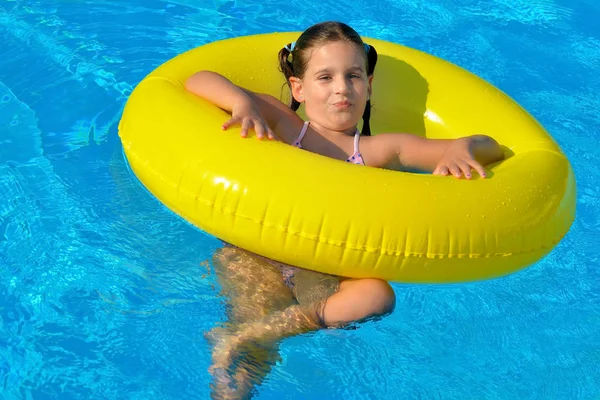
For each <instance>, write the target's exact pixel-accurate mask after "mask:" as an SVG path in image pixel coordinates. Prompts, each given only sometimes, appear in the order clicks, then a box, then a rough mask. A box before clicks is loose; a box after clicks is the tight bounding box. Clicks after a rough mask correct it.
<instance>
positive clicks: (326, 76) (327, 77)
mask: <svg viewBox="0 0 600 400" xmlns="http://www.w3.org/2000/svg"><path fill="white" fill-rule="evenodd" d="M328 79H331V77H330V76H329V75H322V76H320V77H319V80H320V81H325V80H328Z"/></svg>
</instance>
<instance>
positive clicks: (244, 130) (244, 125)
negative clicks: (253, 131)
mask: <svg viewBox="0 0 600 400" xmlns="http://www.w3.org/2000/svg"><path fill="white" fill-rule="evenodd" d="M251 123H252V122H251V121H250V120H249V119H244V120H243V121H242V131H241V133H240V135H241V136H242V137H243V138H245V137H247V136H248V128H250V124H251Z"/></svg>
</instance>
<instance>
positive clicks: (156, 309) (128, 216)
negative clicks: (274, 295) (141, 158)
mask: <svg viewBox="0 0 600 400" xmlns="http://www.w3.org/2000/svg"><path fill="white" fill-rule="evenodd" d="M323 20H341V21H344V22H346V23H349V24H350V25H351V26H353V27H354V28H355V29H357V30H358V31H359V32H360V33H361V34H362V35H364V36H371V37H377V38H380V39H385V40H390V41H393V42H397V43H401V44H404V45H408V46H411V47H415V48H418V49H421V50H423V51H426V52H429V53H431V54H434V55H436V56H439V57H442V58H444V59H447V60H449V61H451V62H454V63H456V64H458V65H460V66H462V67H464V68H466V69H468V70H470V71H471V72H474V73H476V74H478V75H480V76H481V77H483V78H484V79H486V80H488V81H490V82H491V83H493V84H495V85H497V86H498V87H499V88H500V89H502V90H503V91H505V92H506V93H507V94H509V95H510V96H511V97H513V98H514V99H515V100H516V101H517V102H519V103H520V104H521V105H522V106H523V107H525V108H526V109H527V110H528V111H529V112H530V113H531V114H532V115H533V116H534V117H536V118H537V119H538V120H539V121H540V122H541V123H542V124H543V125H544V126H545V127H546V129H547V130H548V131H549V132H550V133H551V134H552V135H553V136H554V137H555V138H556V140H557V142H558V143H559V144H560V146H561V147H562V149H563V150H564V152H565V153H566V154H567V156H568V157H569V158H570V160H571V162H572V165H573V168H574V170H575V174H576V177H577V191H578V192H577V193H578V194H577V196H578V197H577V218H576V220H575V222H574V224H573V226H572V228H571V231H570V232H569V234H568V235H567V236H566V237H565V239H564V240H563V241H562V242H561V243H560V244H559V245H558V246H557V248H555V249H554V250H553V251H552V252H551V253H550V254H549V255H548V256H547V257H545V258H544V259H542V260H541V261H539V262H538V263H536V264H535V265H533V266H531V267H530V268H528V269H526V270H523V271H521V272H519V273H516V274H513V275H511V276H508V277H505V278H501V279H497V280H491V281H485V282H477V283H469V284H460V285H402V284H394V285H393V286H394V290H395V292H396V296H397V306H396V311H395V312H394V313H393V314H392V315H391V316H389V317H387V318H385V319H382V320H380V321H372V322H367V323H365V324H362V325H361V326H360V328H359V329H356V330H327V331H320V332H318V333H314V334H310V335H302V336H297V337H294V338H289V339H287V340H285V341H284V342H283V343H282V345H281V353H282V360H281V362H279V363H278V364H277V365H276V366H275V368H274V369H273V371H272V372H271V374H270V375H269V376H268V378H267V380H266V381H265V382H264V383H263V384H262V385H261V386H260V387H259V388H258V393H257V395H256V398H260V399H307V398H311V399H312V398H315V399H338V398H344V399H397V398H406V399H597V398H600V389H599V388H600V373H599V372H598V371H599V369H598V364H599V360H600V341H599V340H598V338H599V337H600V284H599V282H600V268H599V267H600V249H599V247H598V243H600V191H599V189H598V185H597V182H598V180H599V179H600V169H599V168H598V164H599V163H600V149H599V147H598V145H597V144H598V141H599V140H600V134H599V133H598V132H599V131H598V126H600V113H598V108H599V106H600V94H599V93H600V91H599V90H598V89H599V88H600V77H599V74H598V71H599V70H600V25H599V24H598V20H600V3H598V2H596V1H595V0H569V1H567V0H497V1H491V0H489V1H483V0H437V1H431V2H417V1H414V0H394V1H389V0H379V1H377V2H370V1H366V0H360V1H357V2H352V3H339V2H334V1H314V2H310V1H302V2H299V1H288V2H276V1H272V0H270V1H257V0H252V1H250V0H247V1H242V0H240V1H223V0H212V1H203V0H200V1H192V0H164V1H159V0H147V1H141V0H130V1H126V0H118V1H117V0H106V1H102V2H98V1H91V0H88V1H86V0H79V1H73V0H45V1H43V2H42V1H30V0H5V1H3V2H1V3H0V398H3V399H57V398H60V399H80V398H99V399H105V398H106V399H117V398H127V399H149V398H150V399H203V398H208V397H209V392H210V391H209V382H210V376H209V374H208V372H207V368H208V366H209V363H210V353H209V348H208V345H207V343H206V341H205V339H204V336H203V333H204V332H205V331H207V330H208V329H210V328H211V327H213V326H215V324H217V323H218V322H220V321H222V320H223V318H224V315H225V307H224V304H223V301H222V299H221V298H219V296H218V295H217V288H216V280H215V278H214V274H212V271H211V270H210V268H207V267H206V266H205V263H204V261H205V260H207V259H208V258H210V256H211V254H212V253H213V252H214V250H215V249H216V248H217V247H218V246H219V242H218V241H217V240H216V239H215V238H214V237H211V236H209V235H207V234H205V233H203V232H200V231H198V230H196V229H194V228H193V227H191V226H190V225H188V224H186V223H185V222H183V221H182V220H181V219H179V218H178V217H176V216H175V215H173V214H172V213H171V212H169V211H168V210H167V209H166V208H165V207H164V206H162V205H161V204H160V203H159V202H158V201H157V200H155V199H154V198H152V196H150V195H149V194H148V192H146V191H145V190H144V189H143V188H142V187H141V186H140V185H139V183H138V182H137V181H136V180H135V179H134V178H133V177H132V176H131V174H130V172H129V171H128V169H127V166H126V164H125V161H124V157H123V154H122V148H121V144H120V141H119V138H118V135H117V123H118V121H119V119H120V115H121V112H122V108H123V105H124V104H125V101H126V100H127V96H128V95H129V93H130V92H131V90H132V88H133V87H135V85H136V83H137V82H139V81H140V80H141V79H142V78H143V77H144V76H145V75H146V74H147V73H149V72H150V71H151V70H153V69H154V68H156V67H157V66H158V65H160V64H161V63H163V62H165V61H166V60H168V59H170V58H171V57H174V56H176V55H177V54H179V53H181V52H183V51H185V50H188V49H190V48H192V47H195V46H198V45H201V44H204V43H208V42H211V41H214V40H218V39H223V38H230V37H235V36H239V35H246V34H255V33H265V32H272V31H287V30H303V29H305V28H306V27H308V26H309V25H311V24H313V23H316V22H319V21H323ZM232 62H241V60H236V59H235V55H232Z"/></svg>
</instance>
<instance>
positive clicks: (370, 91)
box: [367, 75, 373, 99]
mask: <svg viewBox="0 0 600 400" xmlns="http://www.w3.org/2000/svg"><path fill="white" fill-rule="evenodd" d="M367 90H368V91H369V99H370V98H371V95H372V94H373V75H369V86H368V89H367Z"/></svg>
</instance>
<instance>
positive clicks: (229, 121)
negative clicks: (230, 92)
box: [221, 117, 239, 131]
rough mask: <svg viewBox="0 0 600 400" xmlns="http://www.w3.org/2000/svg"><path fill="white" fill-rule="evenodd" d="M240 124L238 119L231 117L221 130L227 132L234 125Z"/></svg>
mask: <svg viewBox="0 0 600 400" xmlns="http://www.w3.org/2000/svg"><path fill="white" fill-rule="evenodd" d="M238 123H239V118H238V117H231V118H229V120H227V121H226V122H225V123H224V124H223V125H221V129H223V130H224V131H225V130H227V129H229V128H230V127H232V126H233V125H235V124H238Z"/></svg>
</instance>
